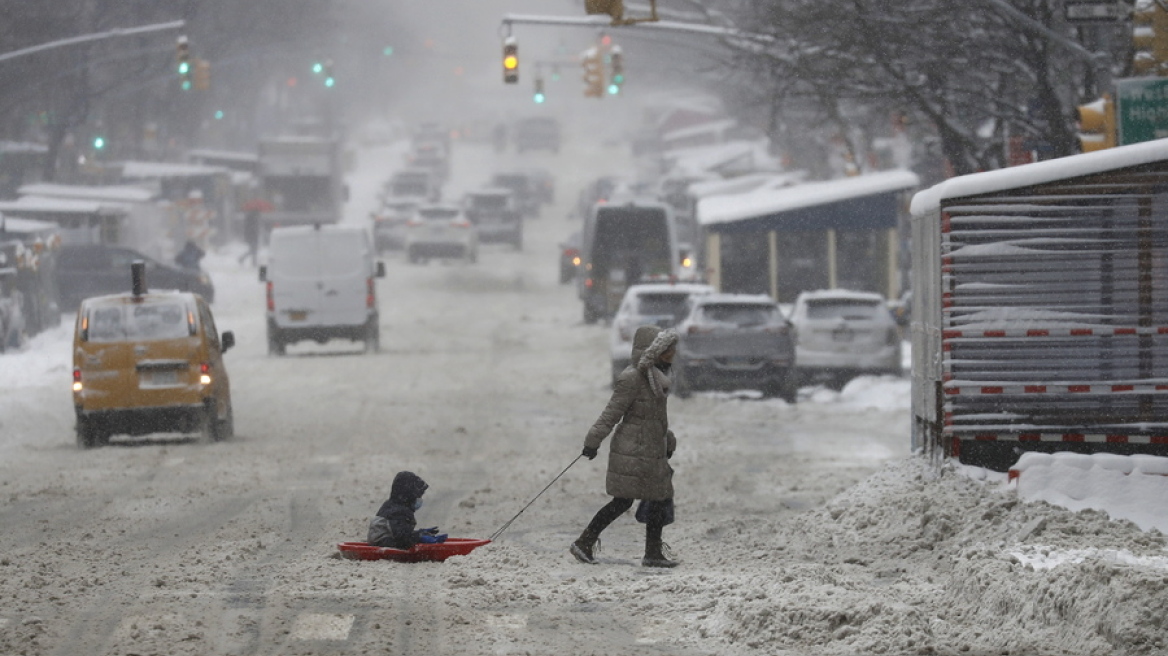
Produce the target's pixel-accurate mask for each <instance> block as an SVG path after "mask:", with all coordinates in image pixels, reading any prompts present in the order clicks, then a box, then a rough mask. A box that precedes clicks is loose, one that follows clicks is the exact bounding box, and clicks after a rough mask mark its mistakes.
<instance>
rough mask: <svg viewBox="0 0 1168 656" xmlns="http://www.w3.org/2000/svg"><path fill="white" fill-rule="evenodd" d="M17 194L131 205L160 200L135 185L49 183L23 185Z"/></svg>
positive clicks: (149, 191) (153, 193)
mask: <svg viewBox="0 0 1168 656" xmlns="http://www.w3.org/2000/svg"><path fill="white" fill-rule="evenodd" d="M17 193H19V194H20V195H22V196H45V197H49V198H75V199H81V200H111V201H120V202H131V203H144V202H148V201H152V200H156V199H157V198H158V194H157V193H156V192H154V191H151V190H150V189H146V188H144V187H135V186H133V185H104V186H96V185H67V184H53V183H49V182H38V183H34V184H26V185H22V186H21V187H20V189H17Z"/></svg>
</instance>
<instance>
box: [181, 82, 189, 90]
mask: <svg viewBox="0 0 1168 656" xmlns="http://www.w3.org/2000/svg"><path fill="white" fill-rule="evenodd" d="M182 90H183V91H190V90H191V81H190V80H183V81H182Z"/></svg>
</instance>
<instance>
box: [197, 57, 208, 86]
mask: <svg viewBox="0 0 1168 656" xmlns="http://www.w3.org/2000/svg"><path fill="white" fill-rule="evenodd" d="M210 88H211V62H209V61H207V60H206V59H196V60H195V90H196V91H206V90H207V89H210Z"/></svg>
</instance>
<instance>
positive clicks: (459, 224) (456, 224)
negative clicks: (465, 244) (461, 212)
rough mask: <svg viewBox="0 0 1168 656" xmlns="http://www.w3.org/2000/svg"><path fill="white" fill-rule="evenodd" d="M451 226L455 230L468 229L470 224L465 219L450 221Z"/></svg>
mask: <svg viewBox="0 0 1168 656" xmlns="http://www.w3.org/2000/svg"><path fill="white" fill-rule="evenodd" d="M451 225H453V226H454V227H455V228H469V227H470V225H471V224H470V221H467V220H466V219H459V220H458V221H452V222H451Z"/></svg>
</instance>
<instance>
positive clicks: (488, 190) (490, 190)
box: [466, 187, 515, 196]
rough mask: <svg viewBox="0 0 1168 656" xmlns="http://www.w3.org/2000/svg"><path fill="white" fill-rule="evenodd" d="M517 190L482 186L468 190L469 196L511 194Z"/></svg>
mask: <svg viewBox="0 0 1168 656" xmlns="http://www.w3.org/2000/svg"><path fill="white" fill-rule="evenodd" d="M514 193H515V192H514V191H511V190H510V189H508V188H506V187H482V188H480V189H475V190H473V191H468V192H466V195H467V196H511V195H513V194H514Z"/></svg>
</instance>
